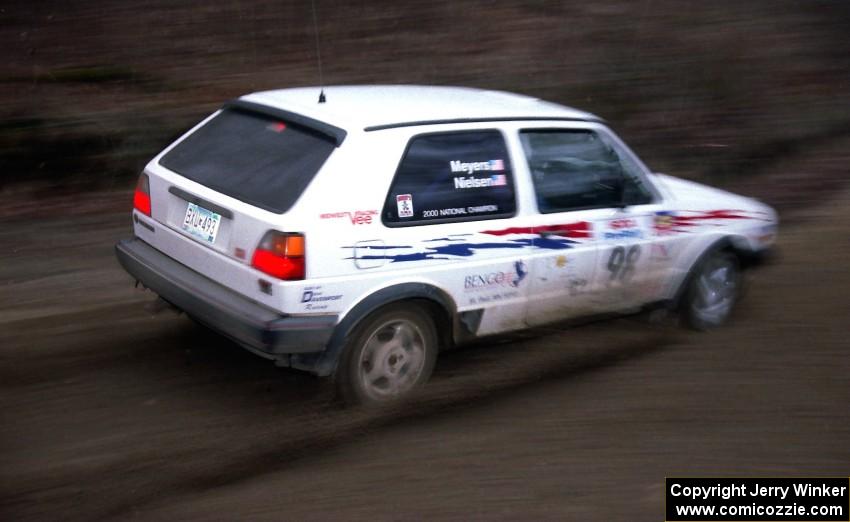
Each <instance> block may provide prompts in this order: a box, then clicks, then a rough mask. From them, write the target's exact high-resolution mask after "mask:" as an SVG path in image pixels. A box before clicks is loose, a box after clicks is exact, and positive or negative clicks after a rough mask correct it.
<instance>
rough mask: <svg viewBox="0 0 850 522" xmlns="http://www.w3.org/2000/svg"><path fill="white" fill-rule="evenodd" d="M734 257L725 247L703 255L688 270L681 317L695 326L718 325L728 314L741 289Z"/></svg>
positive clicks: (702, 328) (727, 317)
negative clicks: (689, 271)
mask: <svg viewBox="0 0 850 522" xmlns="http://www.w3.org/2000/svg"><path fill="white" fill-rule="evenodd" d="M741 285H742V278H741V268H740V263H739V262H738V257H737V256H736V255H735V254H734V253H732V252H730V251H728V250H716V251H714V252H711V253H709V254H707V255H706V256H705V258H703V259H702V260H701V261H700V262H699V265H698V266H697V267H696V269H695V270H694V272H693V273H692V274H691V277H690V279H689V280H688V284H687V288H686V289H685V293H684V298H683V300H682V303H681V305H682V306H681V312H682V318H683V319H684V321H685V323H686V324H687V325H688V326H689V327H691V328H693V329H695V330H711V329H713V328H717V327H719V326H722V325H723V324H724V323H726V321H727V320H728V319H729V317H730V316H731V314H732V310H733V309H734V308H735V304H736V303H737V302H738V298H739V296H740V292H741Z"/></svg>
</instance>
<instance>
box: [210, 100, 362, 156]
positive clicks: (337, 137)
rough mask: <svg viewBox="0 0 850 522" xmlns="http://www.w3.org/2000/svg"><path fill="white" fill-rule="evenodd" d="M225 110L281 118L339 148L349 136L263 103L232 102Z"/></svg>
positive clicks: (338, 129) (225, 105)
mask: <svg viewBox="0 0 850 522" xmlns="http://www.w3.org/2000/svg"><path fill="white" fill-rule="evenodd" d="M224 108H225V109H236V110H242V111H247V112H256V113H260V114H265V115H266V116H273V117H275V118H280V119H282V120H284V121H287V122H290V123H294V124H296V125H300V126H301V127H305V128H307V129H310V130H312V131H314V132H317V133H319V134H321V135H323V136H325V137H327V138H330V140H331V141H333V142H334V145H336V146H337V147H339V146H340V145H342V142H343V141H344V140H345V136H346V135H347V134H348V133H347V132H345V130H344V129H340V128H339V127H334V126H333V125H330V124H328V123H325V122H323V121H319V120H314V119H313V118H308V117H307V116H304V115H302V114H298V113H295V112H290V111H285V110H283V109H278V108H275V107H269V106H268V105H263V104H261V103H254V102H249V101H245V100H231V101H229V102H227V103H225V104H224Z"/></svg>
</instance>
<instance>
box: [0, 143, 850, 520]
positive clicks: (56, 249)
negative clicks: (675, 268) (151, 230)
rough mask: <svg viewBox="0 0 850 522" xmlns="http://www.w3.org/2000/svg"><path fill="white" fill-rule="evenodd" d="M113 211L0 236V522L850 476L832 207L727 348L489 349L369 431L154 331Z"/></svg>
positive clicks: (261, 371)
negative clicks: (120, 254) (673, 479)
mask: <svg viewBox="0 0 850 522" xmlns="http://www.w3.org/2000/svg"><path fill="white" fill-rule="evenodd" d="M845 150H846V149H845ZM827 159H829V158H827ZM832 160H833V161H834V158H832ZM824 161H826V160H825V159H824V157H822V156H818V160H817V161H816V162H815V163H811V162H809V163H807V162H806V161H805V160H804V159H798V160H797V162H796V164H795V167H796V168H797V169H798V170H799V169H803V170H805V168H806V165H809V167H815V166H817V167H818V171H819V172H828V171H829V170H828V169H827V168H826V167H827V166H828V165H827V164H825V163H824ZM833 174H834V172H833ZM845 179H846V177H845ZM79 197H80V198H82V199H83V200H82V201H80V208H88V209H91V208H92V207H95V208H96V207H98V202H99V201H101V200H103V199H105V198H104V195H103V194H92V195H91V196H90V201H89V199H88V198H85V197H83V196H79ZM87 202H88V203H87ZM110 208H111V207H109V206H107V207H106V210H105V211H101V212H97V211H94V210H89V211H86V212H82V213H78V214H75V215H71V216H70V217H65V218H64V219H55V218H49V217H46V216H44V215H42V213H41V212H40V211H39V212H36V213H35V214H32V215H30V216H29V217H28V219H23V218H19V219H7V220H6V221H4V222H3V224H2V226H0V244H2V249H0V260H2V261H0V281H2V284H0V390H1V391H0V421H2V422H0V448H2V450H0V519H3V520H56V519H60V518H61V519H65V520H86V521H90V520H124V519H127V518H128V517H130V516H134V517H136V518H138V519H140V520H163V519H165V520H168V519H170V520H174V519H179V520H185V519H197V520H206V519H251V520H263V519H267V520H279V519H331V518H333V519H367V518H371V519H410V518H414V519H424V518H441V519H443V518H445V519H461V520H465V519H469V518H480V519H488V520H489V519H500V518H503V519H516V518H524V519H528V518H544V519H573V520H576V519H580V520H661V519H662V516H663V515H662V505H663V496H662V493H663V480H664V477H665V476H666V475H759V476H772V475H836V476H846V474H847V469H848V467H847V466H848V463H850V410H848V408H847V404H848V403H850V357H848V348H850V346H848V342H847V323H846V322H847V317H850V300H848V298H847V295H846V292H847V289H848V288H850V270H848V268H847V263H846V255H847V253H848V252H850V243H848V235H847V225H846V224H847V223H848V218H850V193H848V192H839V193H837V194H833V195H832V197H831V200H830V201H828V202H826V203H824V204H822V205H820V206H817V207H806V208H798V209H794V208H793V207H791V206H790V205H789V210H788V212H787V214H788V216H789V220H790V221H791V223H790V224H786V226H784V228H783V229H782V234H781V240H780V246H781V249H782V250H781V251H782V254H783V255H782V257H781V261H780V263H778V264H776V265H773V266H769V267H766V268H765V269H763V270H761V271H759V272H757V273H755V274H753V277H752V278H751V279H752V283H751V284H750V286H749V291H748V293H747V295H746V297H745V299H744V301H743V302H742V304H741V306H740V307H739V310H738V311H737V315H736V318H735V320H734V322H733V324H731V325H730V326H729V327H728V328H726V329H723V330H721V331H717V332H713V333H709V334H696V333H692V332H687V331H684V330H680V329H678V328H676V327H675V326H674V325H672V324H667V323H660V324H659V323H651V322H648V321H647V320H646V318H645V317H643V316H635V317H627V318H622V319H617V320H611V321H603V322H596V323H593V324H588V325H585V326H581V327H577V328H569V329H567V328H560V327H552V328H548V329H538V330H535V331H533V332H529V333H524V334H521V335H516V336H512V337H509V338H504V339H498V340H495V341H488V342H484V343H481V344H479V345H476V346H470V347H466V348H463V349H460V350H457V351H454V352H450V353H446V354H444V355H443V356H442V357H441V359H440V360H439V361H438V366H437V369H436V372H435V375H434V378H433V381H432V383H431V384H429V386H428V388H427V390H426V391H425V392H424V393H423V395H422V396H420V397H418V398H417V399H416V400H414V401H413V402H411V403H409V404H405V405H401V406H398V407H396V408H393V409H391V410H388V411H382V412H364V411H358V410H343V409H340V408H339V407H337V406H335V405H334V404H333V403H332V402H331V400H330V399H331V393H330V389H329V386H327V384H326V383H325V382H324V381H321V380H318V379H314V378H312V377H309V376H306V375H303V374H299V373H297V372H292V371H289V370H284V369H278V368H275V367H274V366H273V365H271V364H270V363H268V362H267V361H264V360H261V359H259V358H257V357H255V356H253V355H251V354H249V353H247V352H245V351H243V350H242V349H240V348H238V347H237V346H235V345H234V344H232V343H231V342H229V341H227V340H225V339H222V338H221V337H219V336H217V335H215V334H212V333H209V332H207V331H206V330H204V329H203V328H201V327H199V326H196V325H194V324H193V323H192V322H191V321H189V320H188V319H186V318H185V317H182V316H176V315H173V314H171V313H170V312H163V313H160V314H158V315H153V314H152V313H151V312H150V303H151V302H152V301H153V296H152V295H151V294H150V293H147V292H143V291H140V290H135V289H134V288H133V286H132V281H131V280H130V278H129V276H127V275H126V274H124V273H123V272H122V271H121V269H120V268H119V267H118V265H117V263H116V262H115V261H114V257H113V253H112V245H113V243H114V242H115V241H116V240H117V239H119V238H121V237H124V236H126V235H128V233H129V218H128V215H127V213H126V212H121V213H114V212H111V211H109V209H110ZM792 210H796V213H795V212H793V211H792ZM36 216H41V217H40V218H36ZM799 218H805V219H799Z"/></svg>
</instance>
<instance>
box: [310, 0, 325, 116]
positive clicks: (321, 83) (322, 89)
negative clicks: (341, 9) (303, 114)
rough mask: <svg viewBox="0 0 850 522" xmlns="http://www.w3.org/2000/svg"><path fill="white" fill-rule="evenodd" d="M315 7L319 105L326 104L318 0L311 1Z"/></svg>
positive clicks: (314, 24) (314, 29)
mask: <svg viewBox="0 0 850 522" xmlns="http://www.w3.org/2000/svg"><path fill="white" fill-rule="evenodd" d="M310 4H312V6H313V32H314V33H315V35H316V61H317V62H318V63H319V103H325V101H326V100H325V79H324V77H323V76H322V51H321V49H320V48H319V23H318V21H317V20H318V17H317V16H316V0H310Z"/></svg>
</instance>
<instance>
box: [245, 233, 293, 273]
mask: <svg viewBox="0 0 850 522" xmlns="http://www.w3.org/2000/svg"><path fill="white" fill-rule="evenodd" d="M304 265H305V263H304V235H303V234H292V233H287V232H277V231H275V230H269V231H268V232H266V235H265V236H263V239H262V241H260V244H259V245H258V246H257V249H256V250H254V255H253V257H252V258H251V266H253V267H254V268H256V269H257V270H259V271H260V272H263V273H265V274H268V275H270V276H272V277H276V278H278V279H284V280H287V281H297V280H299V279H304V276H305V268H304Z"/></svg>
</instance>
